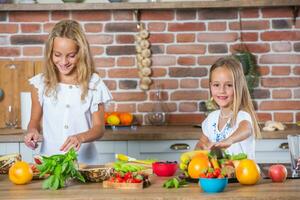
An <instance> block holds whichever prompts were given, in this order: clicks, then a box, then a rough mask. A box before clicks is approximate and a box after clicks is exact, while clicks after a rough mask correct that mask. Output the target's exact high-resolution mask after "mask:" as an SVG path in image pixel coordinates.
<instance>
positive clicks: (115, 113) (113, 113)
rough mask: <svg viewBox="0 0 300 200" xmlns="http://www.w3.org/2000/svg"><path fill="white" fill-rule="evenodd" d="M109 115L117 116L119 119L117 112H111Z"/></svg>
mask: <svg viewBox="0 0 300 200" xmlns="http://www.w3.org/2000/svg"><path fill="white" fill-rule="evenodd" d="M110 114H111V115H116V116H118V117H119V115H120V113H119V112H116V111H114V112H111V113H110Z"/></svg>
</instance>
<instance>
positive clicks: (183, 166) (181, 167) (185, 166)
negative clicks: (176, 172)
mask: <svg viewBox="0 0 300 200" xmlns="http://www.w3.org/2000/svg"><path fill="white" fill-rule="evenodd" d="M179 168H180V169H181V170H186V169H187V168H188V165H187V164H184V163H180V164H179Z"/></svg>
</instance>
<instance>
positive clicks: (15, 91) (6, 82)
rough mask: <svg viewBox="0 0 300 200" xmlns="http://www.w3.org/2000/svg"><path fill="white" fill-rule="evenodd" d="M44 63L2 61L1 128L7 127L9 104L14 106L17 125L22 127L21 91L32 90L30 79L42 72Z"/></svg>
mask: <svg viewBox="0 0 300 200" xmlns="http://www.w3.org/2000/svg"><path fill="white" fill-rule="evenodd" d="M42 65H43V64H42V62H41V61H35V62H33V61H0V88H1V89H2V90H3V91H4V97H3V98H2V99H1V100H0V128H4V127H6V125H5V121H6V119H7V115H8V114H7V113H8V112H7V111H8V107H9V106H12V108H13V111H14V113H15V117H14V118H15V119H16V120H17V127H20V125H21V121H20V120H21V117H20V115H21V108H20V107H21V104H20V93H21V92H30V85H29V83H28V79H29V78H31V77H33V76H34V75H36V74H38V73H40V72H41V71H42Z"/></svg>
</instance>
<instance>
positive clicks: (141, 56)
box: [135, 17, 152, 90]
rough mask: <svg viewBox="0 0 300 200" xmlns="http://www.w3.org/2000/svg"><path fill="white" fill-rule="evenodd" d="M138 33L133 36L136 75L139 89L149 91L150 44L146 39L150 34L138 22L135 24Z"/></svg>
mask: <svg viewBox="0 0 300 200" xmlns="http://www.w3.org/2000/svg"><path fill="white" fill-rule="evenodd" d="M137 19H138V17H137ZM137 29H138V31H139V32H138V33H137V35H136V36H135V42H136V60H137V68H138V70H139V72H138V74H139V77H140V89H142V90H149V88H150V85H151V83H152V80H151V78H150V76H151V73H152V70H151V64H152V60H151V54H152V53H151V50H150V46H151V44H150V42H149V41H148V38H149V36H150V33H149V31H148V30H146V29H145V27H144V26H143V24H141V23H140V22H139V19H138V24H137Z"/></svg>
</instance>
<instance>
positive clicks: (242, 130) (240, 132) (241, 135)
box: [214, 120, 253, 148]
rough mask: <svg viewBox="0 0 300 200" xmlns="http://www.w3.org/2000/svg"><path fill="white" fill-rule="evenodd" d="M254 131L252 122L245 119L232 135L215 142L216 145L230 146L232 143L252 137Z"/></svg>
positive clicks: (221, 146)
mask: <svg viewBox="0 0 300 200" xmlns="http://www.w3.org/2000/svg"><path fill="white" fill-rule="evenodd" d="M252 131H253V129H252V126H251V124H250V122H248V121H246V120H243V121H241V122H240V123H239V126H238V128H237V129H236V131H235V132H234V133H233V134H232V135H231V136H230V137H228V138H226V139H225V140H223V141H220V142H218V143H216V144H214V147H220V148H228V147H230V146H231V145H232V144H234V143H237V142H240V141H243V140H245V139H247V138H248V137H250V136H251V135H252V134H253V133H252Z"/></svg>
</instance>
